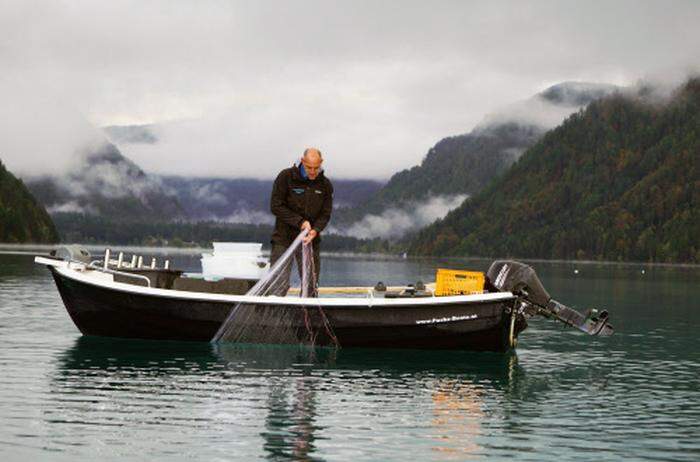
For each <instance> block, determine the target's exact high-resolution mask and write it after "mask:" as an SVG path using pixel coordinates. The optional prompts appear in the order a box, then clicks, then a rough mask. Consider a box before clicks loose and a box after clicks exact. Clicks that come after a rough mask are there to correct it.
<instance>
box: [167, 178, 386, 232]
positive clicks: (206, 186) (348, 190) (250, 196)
mask: <svg viewBox="0 0 700 462" xmlns="http://www.w3.org/2000/svg"><path fill="white" fill-rule="evenodd" d="M159 178H160V180H161V182H162V184H163V186H164V187H165V188H166V189H167V190H168V191H169V192H171V193H172V194H174V195H175V196H176V197H177V199H178V201H179V202H180V204H182V207H183V209H184V210H185V214H186V215H187V217H188V219H189V220H191V221H224V222H229V223H246V224H270V223H273V222H274V217H273V215H272V214H271V213H270V193H271V192H272V183H273V181H274V177H273V176H270V179H268V180H258V179H250V178H199V177H183V176H163V177H159ZM332 181H333V187H334V195H333V198H334V203H333V206H334V208H335V209H336V210H337V209H343V208H346V207H354V206H356V205H357V204H359V203H361V202H362V201H365V200H367V198H368V197H370V196H371V195H372V194H374V193H375V192H376V191H378V190H379V188H381V187H382V185H383V183H381V182H379V181H374V180H347V179H337V180H335V179H334V180H332Z"/></svg>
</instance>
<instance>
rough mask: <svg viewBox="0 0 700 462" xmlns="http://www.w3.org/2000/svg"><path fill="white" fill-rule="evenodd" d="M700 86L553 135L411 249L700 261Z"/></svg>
mask: <svg viewBox="0 0 700 462" xmlns="http://www.w3.org/2000/svg"><path fill="white" fill-rule="evenodd" d="M699 153H700V79H698V78H692V79H689V80H688V81H687V82H686V83H685V84H684V85H683V86H682V87H680V88H679V89H678V90H677V91H676V92H675V95H674V96H673V98H672V99H671V101H669V102H667V103H666V104H665V105H659V104H658V103H657V102H652V101H649V100H645V99H644V98H643V96H638V97H630V96H625V95H621V94H617V95H613V96H609V97H606V98H603V99H601V100H598V101H595V102H593V103H591V104H590V105H589V106H588V107H587V109H586V110H582V111H579V112H577V113H575V114H573V115H572V116H570V117H569V118H568V119H567V120H566V121H565V122H564V123H563V124H562V125H560V126H559V127H557V128H556V129H554V130H552V131H550V132H548V133H547V134H546V135H545V136H544V137H543V138H542V139H541V140H540V141H539V142H538V143H537V144H536V145H535V146H533V147H532V148H530V149H529V150H528V151H527V152H526V153H525V154H523V156H522V157H521V158H520V160H519V161H518V162H517V163H516V164H515V165H513V167H512V168H511V169H510V170H509V171H508V172H507V173H506V174H504V175H503V176H501V177H499V178H498V179H496V180H495V181H494V182H493V183H491V184H490V185H489V186H488V187H487V188H486V189H485V190H483V191H482V192H481V193H479V194H478V195H476V196H474V197H472V198H470V199H468V200H467V201H465V202H464V203H463V204H462V205H461V206H460V207H458V208H457V209H455V210H453V211H452V212H450V213H449V214H448V215H447V216H446V217H445V218H444V219H443V220H440V221H438V222H437V223H435V224H434V225H432V226H429V227H427V228H425V229H424V230H422V231H421V232H419V233H418V235H417V236H416V237H415V238H414V239H412V240H411V241H409V243H408V249H409V251H410V252H411V253H414V254H430V255H478V256H499V257H503V256H513V257H520V258H575V259H595V260H638V261H653V262H700V243H699V242H698V239H699V237H698V236H700V210H699V209H698V204H700V179H699V178H700V167H699V166H698V157H700V156H699Z"/></svg>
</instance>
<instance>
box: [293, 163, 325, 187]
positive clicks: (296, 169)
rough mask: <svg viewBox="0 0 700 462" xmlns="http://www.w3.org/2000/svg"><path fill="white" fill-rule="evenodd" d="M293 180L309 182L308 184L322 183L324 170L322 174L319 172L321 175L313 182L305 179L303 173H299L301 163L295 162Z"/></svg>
mask: <svg viewBox="0 0 700 462" xmlns="http://www.w3.org/2000/svg"><path fill="white" fill-rule="evenodd" d="M292 178H294V179H295V180H298V181H308V182H316V181H320V180H322V179H323V170H321V172H319V174H318V176H317V177H316V179H315V180H311V179H308V178H306V179H305V178H303V177H302V176H301V171H299V162H294V165H292Z"/></svg>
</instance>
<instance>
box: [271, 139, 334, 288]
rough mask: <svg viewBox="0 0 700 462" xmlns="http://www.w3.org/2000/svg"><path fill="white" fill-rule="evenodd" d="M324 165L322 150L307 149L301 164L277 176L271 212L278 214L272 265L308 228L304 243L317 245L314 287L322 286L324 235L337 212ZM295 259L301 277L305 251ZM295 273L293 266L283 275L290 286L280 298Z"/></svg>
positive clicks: (314, 259) (274, 233)
mask: <svg viewBox="0 0 700 462" xmlns="http://www.w3.org/2000/svg"><path fill="white" fill-rule="evenodd" d="M321 164H323V156H322V155H321V151H319V150H318V149H316V148H308V149H306V150H305V151H304V154H303V155H302V156H301V159H300V160H299V162H298V163H295V164H294V165H293V166H292V167H290V168H287V169H284V170H282V171H281V172H280V174H279V175H277V179H275V184H274V185H273V187H272V197H271V199H270V210H271V211H272V213H273V214H274V215H275V230H274V232H273V233H272V252H271V253H270V266H272V265H273V264H274V263H275V262H276V261H277V260H278V259H279V258H280V256H281V255H282V254H283V253H284V252H285V250H287V248H288V247H289V246H290V245H291V244H292V242H293V241H294V239H295V238H296V237H297V236H298V235H299V233H300V232H301V230H302V229H306V230H308V231H309V233H308V235H307V236H306V237H305V238H304V243H311V244H312V245H313V261H314V270H315V276H316V278H315V281H313V283H314V287H317V286H318V276H319V274H320V272H321V262H320V258H319V254H320V251H321V236H320V234H321V231H323V229H324V228H325V227H326V225H327V224H328V221H329V220H330V218H331V211H332V209H333V185H332V184H331V182H330V180H329V179H328V178H326V177H325V175H324V174H323V169H322V168H321ZM295 259H296V261H297V266H298V269H299V275H300V276H301V271H302V267H301V252H297V254H296V255H295ZM291 271H292V268H291V265H287V266H286V267H285V269H284V272H285V274H283V275H282V277H283V280H284V281H286V285H284V287H282V288H281V289H280V290H279V292H278V293H277V294H276V295H286V294H287V291H288V290H289V276H290V275H291ZM309 292H310V293H311V294H312V295H313V296H315V295H316V292H315V291H314V290H311V291H309Z"/></svg>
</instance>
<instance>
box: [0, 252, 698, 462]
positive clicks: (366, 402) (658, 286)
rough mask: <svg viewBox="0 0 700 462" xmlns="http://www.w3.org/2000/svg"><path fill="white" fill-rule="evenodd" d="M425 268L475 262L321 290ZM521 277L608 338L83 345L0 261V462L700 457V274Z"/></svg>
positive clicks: (410, 266)
mask: <svg viewBox="0 0 700 462" xmlns="http://www.w3.org/2000/svg"><path fill="white" fill-rule="evenodd" d="M171 257H172V258H173V261H174V263H175V264H176V265H177V266H179V267H182V268H185V269H188V270H196V269H197V266H198V261H197V259H196V258H195V256H192V255H187V254H179V255H172V256H171ZM438 266H446V267H453V268H459V267H467V268H472V269H481V270H483V269H485V268H486V267H487V266H488V262H485V261H460V260H442V261H440V260H401V259H365V258H325V259H324V261H323V268H322V269H323V272H322V281H323V282H324V283H326V284H351V285H364V284H374V283H375V282H377V281H378V280H382V281H384V282H385V283H387V284H404V283H407V282H414V281H416V280H418V279H422V280H424V281H426V280H430V279H432V275H433V273H434V270H435V268H436V267H438ZM534 266H535V268H536V269H537V271H538V273H539V274H540V276H541V278H542V280H543V283H544V285H545V287H546V288H547V289H549V291H550V292H551V293H552V294H553V295H554V296H555V298H557V299H559V300H560V301H562V302H564V303H568V304H570V305H572V306H574V307H576V308H585V307H588V306H595V307H605V308H608V309H609V310H610V312H611V317H612V320H613V323H614V325H615V328H616V330H617V332H616V334H615V335H614V336H613V337H611V338H607V339H599V338H591V337H587V336H585V335H583V334H579V333H578V332H575V331H573V330H570V329H566V328H563V327H561V326H560V325H558V324H555V323H553V322H551V321H547V320H536V321H533V322H531V325H530V327H529V328H528V330H527V331H525V332H524V333H523V334H522V335H521V337H520V343H519V345H518V349H517V352H516V353H515V354H507V355H502V354H489V353H470V352H419V351H398V352H397V351H382V350H352V349H345V350H340V351H338V352H332V351H317V352H315V353H314V354H310V352H308V351H304V350H298V349H296V348H286V347H236V346H225V347H220V348H215V347H212V346H210V345H208V344H204V343H201V344H198V343H178V342H147V341H131V340H116V339H100V338H89V337H82V336H81V335H80V333H79V332H78V331H77V329H76V328H75V327H74V325H73V324H72V322H71V320H70V318H69V317H68V315H67V313H66V312H65V309H64V308H63V305H62V302H61V300H60V297H59V296H58V294H57V292H56V290H55V287H54V285H53V281H52V280H51V278H50V276H49V273H48V271H47V270H46V269H44V268H42V267H40V266H36V265H34V264H33V263H32V258H31V257H30V256H28V255H0V341H1V343H2V348H0V371H1V374H0V460H3V461H12V460H49V459H50V460H71V461H75V460H95V459H98V458H99V459H103V460H112V459H119V460H189V459H192V458H196V459H202V460H231V459H239V460H260V459H269V460H406V459H409V458H410V459H413V460H505V459H509V460H532V461H543V460H544V461H548V460H552V461H554V460H557V461H558V460H621V459H623V458H624V459H626V460H682V461H683V460H687V461H697V460H700V354H699V352H698V346H697V345H698V326H699V325H700V313H699V312H698V298H699V297H700V284H699V283H700V269H698V268H693V267H685V268H683V267H642V266H639V265H580V264H579V265H575V264H572V263H534ZM575 270H577V271H578V272H577V273H576V272H575ZM642 270H644V273H642Z"/></svg>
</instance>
